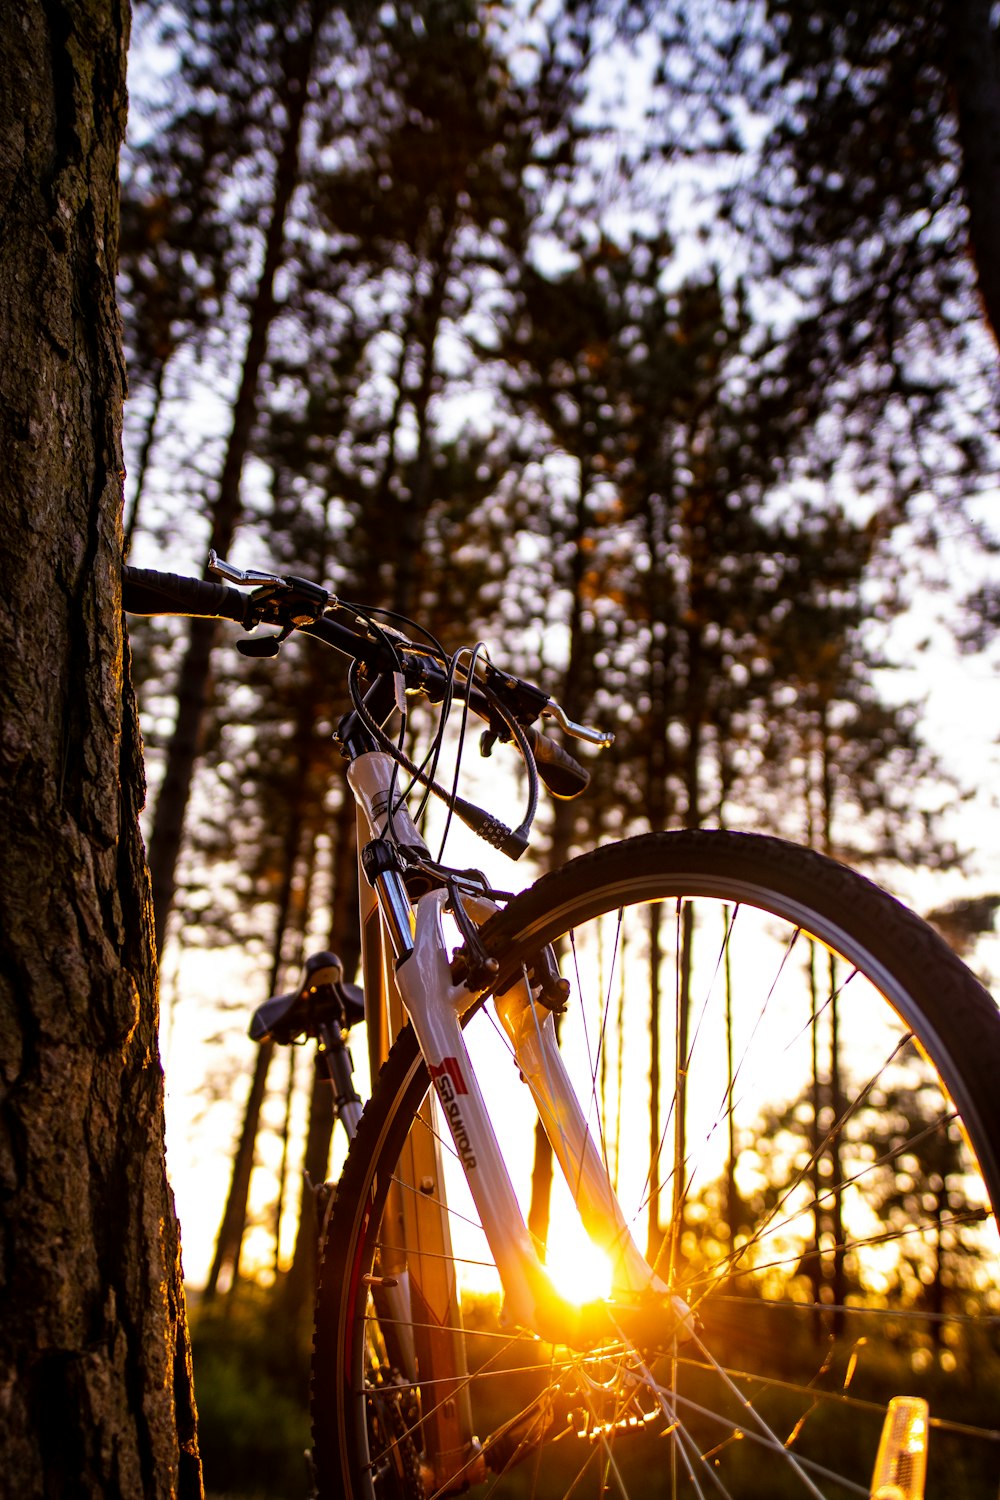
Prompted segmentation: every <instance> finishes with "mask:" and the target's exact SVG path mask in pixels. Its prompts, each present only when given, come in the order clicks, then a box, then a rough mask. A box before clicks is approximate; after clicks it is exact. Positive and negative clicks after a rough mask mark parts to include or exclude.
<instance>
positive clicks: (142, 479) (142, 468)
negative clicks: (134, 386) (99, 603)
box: [122, 359, 167, 562]
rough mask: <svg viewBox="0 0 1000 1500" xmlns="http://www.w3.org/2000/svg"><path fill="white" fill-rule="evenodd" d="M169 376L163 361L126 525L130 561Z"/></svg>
mask: <svg viewBox="0 0 1000 1500" xmlns="http://www.w3.org/2000/svg"><path fill="white" fill-rule="evenodd" d="M166 374H167V361H166V359H161V360H160V361H159V363H158V364H157V366H156V374H155V376H154V377H153V388H152V390H151V392H150V407H149V413H148V415H147V417H146V430H145V432H144V433H143V437H142V446H141V448H140V449H139V462H138V465H137V466H136V473H135V487H134V489H133V491H132V507H131V510H130V511H129V515H128V520H127V521H126V523H125V539H124V541H123V543H122V557H124V558H125V560H126V562H127V561H128V557H129V554H130V553H131V551H132V543H133V542H134V541H135V533H136V527H137V526H138V524H139V506H140V503H141V501H142V492H143V490H144V489H145V487H146V474H147V473H148V471H149V460H150V458H151V456H152V452H153V442H154V439H155V437H156V424H157V422H158V421H159V416H160V408H161V406H162V405H163V384H164V380H165V379H166Z"/></svg>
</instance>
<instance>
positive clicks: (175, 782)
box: [149, 0, 326, 954]
mask: <svg viewBox="0 0 1000 1500" xmlns="http://www.w3.org/2000/svg"><path fill="white" fill-rule="evenodd" d="M325 9H326V7H325V5H323V4H322V3H321V0H314V3H313V4H312V5H311V6H310V8H309V19H308V24H307V27H306V30H305V32H304V33H303V35H301V36H297V37H294V38H292V39H291V40H290V42H289V44H288V49H287V58H286V74H285V93H284V98H283V100H282V103H283V105H284V109H285V118H286V124H285V129H284V132H283V136H282V141H281V147H280V149H279V152H278V156H277V159H276V161H275V167H274V182H273V186H272V201H271V215H270V219H269V221H268V226H267V230H266V233H265V243H264V263H263V266H262V268H261V273H260V279H259V281H258V283H257V289H256V292H255V294H254V298H253V302H252V304H251V307H250V315H249V330H248V333H247V347H246V351H245V353H244V356H243V369H242V372H241V375H240V386H239V390H238V391H237V394H236V400H235V403H234V405H233V422H232V429H231V431H230V435H229V442H228V444H227V447H226V455H225V458H224V460H223V465H222V474H221V476H220V478H219V492H218V495H217V497H216V501H215V505H214V506H213V508H212V535H211V540H210V544H209V545H210V546H211V547H213V548H214V549H215V551H216V552H218V553H219V554H220V555H222V556H224V555H225V554H226V552H228V550H229V548H230V546H231V544H232V540H233V536H234V534H235V531H236V527H237V524H238V522H239V517H240V478H241V475H242V473H243V464H244V460H245V459H246V456H247V453H248V451H249V448H250V439H251V436H252V433H253V425H254V422H255V420H256V416H257V403H258V392H259V388H260V375H261V370H262V368H263V364H264V356H265V354H266V352H267V340H268V334H269V332H270V328H271V324H272V322H273V321H274V317H275V314H276V312H277V300H276V297H275V292H274V280H275V277H276V275H277V273H278V269H279V267H280V265H281V263H282V259H283V256H284V246H285V220H286V218H287V215H288V209H289V205H290V204H291V200H292V194H293V193H294V191H295V188H296V186H297V185H298V182H299V150H300V144H301V136H302V120H303V116H304V113H305V106H306V100H307V97H308V92H309V90H308V84H309V77H310V74H311V72H312V64H313V54H314V51H315V44H316V36H317V33H318V31H319V27H320V24H321V21H322V18H323V14H324V13H325ZM216 631H217V622H216V621H215V620H198V619H195V620H192V621H191V634H190V640H189V644H188V649H187V652H186V654H185V657H184V661H183V663H182V666H181V672H180V678H179V681H178V689H177V720H176V723H175V725H174V731H173V734H172V736H171V739H170V745H169V747H168V750H167V761H166V767H165V770H164V774H163V782H162V785H161V787H160V792H159V796H158V797H157V799H156V815H155V818H154V820H153V830H152V834H151V836H150V844H149V868H150V875H151V878H152V885H153V910H154V916H155V922H156V951H157V954H161V953H162V952H163V942H164V938H165V936H166V924H167V918H168V917H169V915H170V909H171V907H172V905H173V901H174V893H175V890H176V870H177V858H178V855H179V853H180V847H181V836H182V834H183V831H184V819H185V816H186V813H187V804H188V799H189V797H190V794H191V780H192V777H193V775H194V767H195V761H196V760H197V756H198V749H199V744H200V739H201V725H202V720H203V717H204V713H205V706H206V703H207V701H208V687H209V669H210V666H211V658H212V647H213V645H214V644H215V637H216Z"/></svg>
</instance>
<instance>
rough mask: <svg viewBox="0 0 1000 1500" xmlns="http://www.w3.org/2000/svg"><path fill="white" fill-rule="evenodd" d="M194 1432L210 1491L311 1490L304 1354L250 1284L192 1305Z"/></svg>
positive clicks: (254, 1493)
mask: <svg viewBox="0 0 1000 1500" xmlns="http://www.w3.org/2000/svg"><path fill="white" fill-rule="evenodd" d="M191 1324H192V1354H193V1360H194V1377H195V1394H196V1399H197V1402H198V1440H199V1445H200V1448H201V1455H202V1463H203V1466H204V1472H205V1487H206V1490H207V1492H208V1493H209V1494H213V1493H214V1494H227V1495H240V1496H248V1497H249V1496H261V1497H263V1496H276V1497H277V1496H283V1497H285V1500H291V1497H293V1496H296V1495H301V1496H303V1497H305V1496H306V1495H308V1493H309V1490H310V1481H309V1472H308V1467H307V1461H306V1456H305V1455H306V1453H307V1450H308V1448H309V1422H308V1418H307V1416H306V1412H307V1409H308V1400H307V1396H308V1358H307V1356H306V1354H305V1351H304V1350H302V1349H301V1348H296V1346H295V1341H294V1340H289V1339H288V1337H287V1332H286V1330H285V1329H284V1328H283V1327H282V1326H281V1324H280V1323H278V1322H277V1321H276V1320H275V1318H274V1317H273V1315H272V1312H271V1308H270V1305H269V1303H268V1301H267V1299H266V1298H265V1297H264V1296H263V1295H262V1294H261V1293H260V1292H259V1291H258V1290H257V1289H255V1288H254V1287H252V1286H247V1287H246V1288H245V1289H243V1290H241V1293H240V1295H239V1296H238V1297H233V1298H230V1299H228V1300H227V1301H226V1302H225V1304H224V1305H222V1306H220V1305H219V1304H217V1303H216V1304H213V1305H212V1306H211V1307H210V1308H207V1307H199V1306H198V1305H197V1304H195V1305H194V1306H193V1307H192V1313H191Z"/></svg>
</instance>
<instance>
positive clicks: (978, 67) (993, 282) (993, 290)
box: [941, 0, 1000, 343]
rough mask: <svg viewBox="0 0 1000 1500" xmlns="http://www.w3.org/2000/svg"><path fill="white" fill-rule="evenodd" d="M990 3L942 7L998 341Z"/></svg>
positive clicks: (996, 125)
mask: <svg viewBox="0 0 1000 1500" xmlns="http://www.w3.org/2000/svg"><path fill="white" fill-rule="evenodd" d="M993 11H994V6H993V4H992V0H948V4H946V5H942V7H941V13H942V16H943V18H944V26H945V33H946V36H947V38H948V45H947V48H946V62H947V67H948V71H949V74H950V77H951V84H952V99H953V101H954V106H955V112H956V115H957V117H958V139H959V144H960V146H961V148H962V189H963V192H964V195H965V202H966V205H967V207H968V210H969V240H970V242H971V247H972V258H973V260H974V261H975V265H976V278H977V281H978V283H979V294H980V296H981V297H982V299H983V310H984V311H985V313H986V317H987V319H988V321H989V324H990V327H991V328H992V330H993V337H994V340H995V341H996V342H997V343H1000V192H998V185H1000V49H998V45H997V35H996V30H995V24H994V21H993Z"/></svg>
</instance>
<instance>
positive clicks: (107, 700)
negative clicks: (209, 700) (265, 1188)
mask: <svg viewBox="0 0 1000 1500" xmlns="http://www.w3.org/2000/svg"><path fill="white" fill-rule="evenodd" d="M128 27H129V18H128V7H127V4H126V3H125V0H78V3H77V4H75V5H73V6H72V7H70V6H64V5H58V4H56V5H51V4H50V5H47V6H42V5H40V4H38V3H37V0H23V3H21V4H19V5H16V6H8V7H6V8H5V9H4V11H3V13H2V18H0V143H2V145H0V211H2V213H3V235H2V237H0V352H2V361H3V363H2V367H0V447H2V452H3V454H4V471H3V476H4V483H3V490H2V493H0V517H2V527H0V535H2V540H0V548H2V551H3V576H4V599H3V605H2V607H0V629H2V638H3V642H4V647H5V649H4V651H3V653H2V656H0V820H2V826H3V828H4V830H5V834H6V843H5V849H4V855H5V858H4V861H3V864H2V868H0V933H2V940H0V942H2V948H0V955H2V962H0V1038H2V1042H0V1057H2V1061H0V1203H2V1228H3V1249H4V1256H3V1270H2V1273H0V1274H2V1286H0V1391H2V1392H3V1421H2V1423H0V1473H2V1475H3V1482H4V1488H5V1490H6V1492H7V1493H9V1494H12V1495H17V1496H18V1497H19V1500H33V1497H36V1496H37V1497H41V1496H43V1495H44V1496H50V1495H68V1494H73V1495H81V1496H82V1495H86V1496H95V1497H96V1496H108V1495H115V1496H122V1497H133V1496H134V1497H136V1500H139V1497H157V1496H163V1497H166V1496H172V1495H180V1496H197V1495H200V1494H201V1468H200V1463H199V1459H198V1451H197V1444H196V1439H195V1416H194V1403H193V1397H192V1390H191V1367H190V1350H189V1344H188V1334H187V1323H186V1316H185V1311H184V1298H183V1285H182V1280H181V1272H180V1254H179V1242H178V1233H177V1224H176V1220H175V1217H174V1211H173V1202H172V1198H171V1195H170V1192H169V1189H168V1187H167V1183H166V1176H165V1170H164V1149H163V1081H162V1074H161V1070H160V1063H159V1058H158V1052H157V1019H158V1017H157V998H156V971H155V962H154V957H153V948H152V925H151V913H150V904H149V887H148V879H147V873H146V868H145V863H144V858H143V850H142V842H141V838H140V835H139V829H138V809H139V804H140V802H141V797H142V769H141V753H140V745H139V737H138V729H137V724H136V716H135V707H134V702H133V699H132V694H131V688H130V685H129V678H128V664H127V657H126V653H125V651H124V648H123V640H122V631H121V623H120V621H121V613H120V592H119V568H120V558H121V540H122V539H121V468H122V457H121V408H122V399H123V394H124V372H123V365H122V356H121V345H120V330H119V322H118V315H117V310H116V306H115V301H114V286H113V278H114V272H115V264H116V259H117V239H118V196H117V162H118V150H119V145H120V142H121V136H122V131H123V127H124V119H125V108H126V96H125V78H124V72H125V55H126V49H127V44H128ZM123 682H124V691H123Z"/></svg>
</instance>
